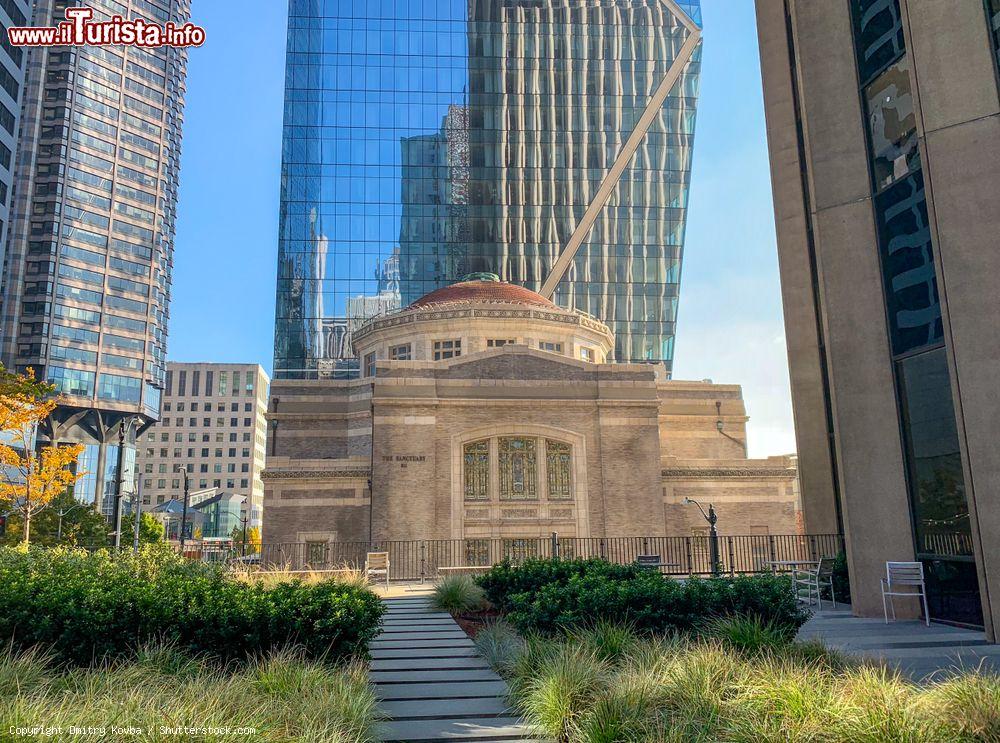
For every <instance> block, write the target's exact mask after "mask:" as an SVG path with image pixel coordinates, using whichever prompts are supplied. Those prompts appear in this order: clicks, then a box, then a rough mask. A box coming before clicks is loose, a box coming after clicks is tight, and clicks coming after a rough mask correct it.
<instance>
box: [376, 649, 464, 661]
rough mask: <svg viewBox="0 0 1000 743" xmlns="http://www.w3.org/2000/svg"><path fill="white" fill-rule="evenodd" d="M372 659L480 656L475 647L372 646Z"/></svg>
mask: <svg viewBox="0 0 1000 743" xmlns="http://www.w3.org/2000/svg"><path fill="white" fill-rule="evenodd" d="M370 654H371V656H372V660H387V659H389V658H414V659H417V658H478V657H479V653H477V652H476V649H475V647H458V648H448V647H444V648H410V647H407V648H372V649H371V651H370Z"/></svg>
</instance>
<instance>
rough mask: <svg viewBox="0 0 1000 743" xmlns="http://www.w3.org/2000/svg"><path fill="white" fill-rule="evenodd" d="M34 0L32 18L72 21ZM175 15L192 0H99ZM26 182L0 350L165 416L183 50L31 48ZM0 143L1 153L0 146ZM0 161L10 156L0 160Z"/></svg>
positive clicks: (77, 392) (21, 165)
mask: <svg viewBox="0 0 1000 743" xmlns="http://www.w3.org/2000/svg"><path fill="white" fill-rule="evenodd" d="M74 5H75V3H73V2H69V0H39V1H38V2H36V3H34V15H33V17H32V18H31V19H29V23H32V24H34V25H37V26H48V25H52V24H54V23H58V22H59V21H61V20H65V9H66V7H67V6H70V7H72V6H74ZM88 5H91V6H93V10H94V16H95V19H97V20H102V21H107V20H110V18H111V17H112V16H114V15H121V16H123V17H129V18H136V17H142V18H146V19H148V20H150V21H151V22H155V23H159V24H165V23H168V22H174V23H176V24H178V25H180V24H183V23H185V22H187V21H188V20H189V18H190V7H189V2H188V0H152V1H151V0H94V1H93V2H91V3H88ZM24 51H25V53H26V54H29V57H30V59H29V60H28V63H27V65H26V66H27V75H28V78H27V81H26V86H25V87H26V94H25V108H24V115H23V117H22V122H21V139H20V142H19V150H18V156H17V162H16V168H17V179H16V180H17V184H18V189H17V193H16V194H15V198H16V200H15V202H14V203H13V204H12V207H11V210H12V214H11V220H12V224H11V230H10V244H9V246H8V255H7V272H6V273H5V275H4V283H3V308H2V359H3V361H4V362H5V363H6V364H7V365H8V366H9V367H17V368H18V369H23V368H25V367H27V366H32V367H34V368H35V369H36V370H37V371H38V372H39V373H40V374H44V375H45V377H46V378H47V379H48V380H49V381H51V382H53V383H54V384H55V385H56V386H57V387H58V389H59V390H60V392H62V393H64V394H66V395H68V396H70V397H71V398H73V399H72V400H71V403H72V404H73V405H74V406H76V407H81V408H86V407H92V408H96V409H111V410H115V411H120V412H126V411H127V412H135V413H138V414H142V415H145V416H148V417H150V418H155V417H157V416H158V415H159V390H160V389H161V388H162V386H163V378H164V364H165V360H166V342H167V316H168V305H169V302H170V281H171V270H172V265H173V239H174V225H175V220H176V203H177V188H178V183H179V171H180V144H181V126H182V123H183V107H184V86H185V76H186V72H187V50H185V49H170V48H149V49H143V48H138V47H54V48H52V49H36V50H31V51H30V52H28V51H27V50H24ZM0 154H2V153H0ZM0 164H2V163H0Z"/></svg>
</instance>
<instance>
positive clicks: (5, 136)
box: [0, 0, 31, 273]
mask: <svg viewBox="0 0 1000 743" xmlns="http://www.w3.org/2000/svg"><path fill="white" fill-rule="evenodd" d="M30 17H31V3H30V2H29V0H8V1H7V2H5V3H0V25H2V28H0V49H3V51H2V52H0V90H2V92H0V264H2V263H3V261H4V258H5V256H6V253H7V226H8V225H9V224H10V206H11V200H12V199H13V191H14V163H15V162H16V155H15V152H16V151H17V133H18V129H19V128H20V121H21V98H22V93H23V92H24V75H25V62H26V60H27V57H28V51H27V50H25V49H22V48H20V47H16V46H12V45H11V43H10V41H9V40H8V38H7V29H8V28H10V27H11V26H24V25H25V24H26V23H27V22H28V19H29V18H30ZM4 272H5V273H6V270H5V271H4Z"/></svg>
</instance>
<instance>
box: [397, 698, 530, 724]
mask: <svg viewBox="0 0 1000 743" xmlns="http://www.w3.org/2000/svg"><path fill="white" fill-rule="evenodd" d="M380 709H381V710H382V712H384V713H385V714H386V715H388V716H389V717H391V718H394V719H397V720H416V719H420V718H421V717H425V718H426V717H436V718H438V719H443V720H447V719H456V718H460V717H504V716H509V715H510V714H511V711H510V707H509V705H508V704H507V702H506V701H504V700H503V699H501V698H500V697H492V696H491V697H471V698H461V699H418V700H409V699H402V700H397V701H391V702H382V704H381V705H380Z"/></svg>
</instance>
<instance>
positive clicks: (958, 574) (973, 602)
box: [922, 559, 983, 627]
mask: <svg viewBox="0 0 1000 743" xmlns="http://www.w3.org/2000/svg"><path fill="white" fill-rule="evenodd" d="M922 562H923V564H924V579H925V580H926V581H927V608H928V611H929V612H930V615H931V618H932V619H944V620H946V621H949V622H962V623H963V624H973V625H977V626H979V627H982V626H983V602H982V599H981V598H980V595H979V576H978V575H977V573H976V563H975V562H974V561H972V560H929V559H925V560H922Z"/></svg>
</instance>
